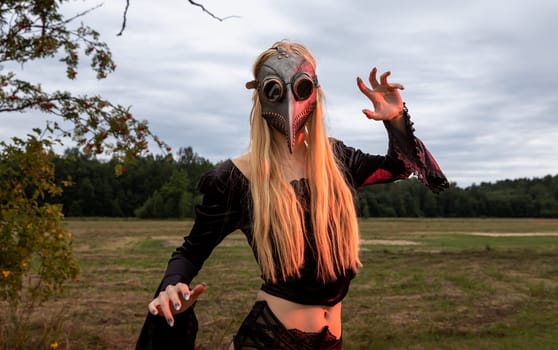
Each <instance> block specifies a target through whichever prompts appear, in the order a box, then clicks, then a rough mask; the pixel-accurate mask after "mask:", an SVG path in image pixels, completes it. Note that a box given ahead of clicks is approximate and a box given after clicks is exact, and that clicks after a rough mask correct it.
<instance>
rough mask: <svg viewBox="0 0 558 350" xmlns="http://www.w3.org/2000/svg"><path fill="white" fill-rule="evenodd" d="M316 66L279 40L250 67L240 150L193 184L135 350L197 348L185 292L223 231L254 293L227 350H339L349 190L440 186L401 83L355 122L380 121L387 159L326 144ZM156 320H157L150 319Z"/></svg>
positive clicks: (351, 253)
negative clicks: (253, 263)
mask: <svg viewBox="0 0 558 350" xmlns="http://www.w3.org/2000/svg"><path fill="white" fill-rule="evenodd" d="M315 68H316V63H315V60H314V58H313V57H312V55H311V53H310V52H309V51H308V49H306V48H305V47H304V46H302V45H300V44H298V43H293V42H288V41H280V42H278V43H275V44H274V45H273V46H272V47H271V48H270V49H268V50H266V51H264V52H263V53H262V54H261V55H260V56H259V57H258V59H257V60H256V63H255V65H254V77H255V80H253V81H251V82H248V83H247V84H246V87H247V88H250V89H255V91H254V95H253V102H254V104H253V108H252V112H251V116H250V122H251V141H250V147H249V152H248V153H247V154H245V155H243V156H240V157H238V158H235V159H232V160H227V161H225V162H224V163H223V164H222V165H220V166H219V167H218V168H216V169H215V170H213V171H211V172H209V173H208V174H206V175H205V176H204V177H203V178H202V180H201V181H200V187H199V188H200V190H201V192H202V193H203V194H204V199H203V203H202V204H201V205H200V206H198V208H197V211H196V214H197V215H196V221H195V223H194V226H193V228H192V231H191V232H190V234H189V236H187V237H185V240H184V243H183V245H182V246H181V247H179V248H177V249H176V251H175V252H174V253H173V255H172V257H171V259H170V261H169V264H168V267H167V271H166V273H165V277H164V279H163V281H162V282H161V285H160V286H159V288H158V292H157V293H156V296H155V298H154V299H153V300H152V301H151V303H149V306H148V308H149V311H150V315H148V317H147V320H146V322H145V324H144V328H143V330H142V333H141V335H140V339H139V340H138V344H137V348H138V349H143V348H161V349H172V348H185V347H189V348H192V349H193V348H194V342H195V335H196V332H197V321H196V318H195V315H194V313H193V307H191V306H192V305H193V303H194V302H195V300H196V299H197V298H198V297H199V295H201V294H202V293H203V292H204V291H205V289H206V286H205V285H203V284H200V285H197V286H196V287H195V288H193V289H191V288H190V283H191V281H192V279H193V278H194V277H195V275H196V274H197V272H198V271H199V269H201V267H202V264H203V262H204V261H205V260H206V259H207V257H208V256H209V255H210V253H211V251H212V250H213V248H214V247H215V246H217V245H218V244H219V243H220V242H221V241H222V240H223V239H224V238H225V237H226V236H227V235H228V234H229V233H231V232H232V231H234V230H236V229H240V230H242V232H244V234H245V235H246V237H247V238H248V241H249V242H250V243H251V246H252V249H253V251H254V256H255V258H256V260H257V262H258V265H259V266H260V269H261V274H262V279H263V284H262V287H261V289H260V290H259V291H258V294H257V300H256V302H255V304H254V307H253V309H252V310H251V311H250V313H249V314H248V316H247V317H246V319H245V320H244V322H243V323H242V325H241V326H240V328H239V330H238V332H237V334H236V335H235V337H234V339H233V342H232V344H231V347H230V348H231V349H341V348H342V325H341V305H342V301H343V299H344V297H345V296H346V294H347V292H348V289H349V284H350V282H351V280H352V278H353V277H354V276H355V274H356V273H357V271H358V268H359V266H360V260H359V255H358V253H359V252H358V250H359V234H358V224H357V215H356V210H355V205H354V204H355V198H354V197H355V194H356V190H357V189H358V188H360V187H362V186H365V185H370V184H374V183H382V182H391V181H395V180H398V179H405V178H407V177H409V175H411V174H412V173H414V174H416V175H417V176H418V178H419V179H420V180H421V181H422V182H423V183H424V184H425V185H426V186H427V187H429V188H430V189H431V190H432V191H434V192H438V191H441V190H443V189H444V188H446V187H447V186H448V183H447V180H446V178H445V176H444V175H443V173H442V171H441V170H440V168H439V167H438V165H437V164H436V161H435V160H434V159H433V158H432V156H431V155H430V153H429V152H428V150H427V149H426V147H425V146H424V145H423V143H422V142H421V141H420V140H419V139H417V138H415V137H414V135H413V128H412V123H411V122H410V120H409V115H408V113H407V109H406V107H405V106H404V104H403V102H402V99H401V96H400V94H399V90H401V89H403V87H402V86H401V85H399V84H394V83H389V82H388V76H389V72H387V73H384V74H382V75H381V77H380V81H379V82H378V80H377V77H376V74H377V70H376V68H374V69H373V70H372V72H371V73H370V77H369V80H370V84H371V87H370V88H369V87H367V86H366V85H365V84H364V82H363V81H362V80H361V79H360V78H357V85H358V87H359V89H360V90H361V91H362V93H363V94H364V95H366V96H367V97H368V98H369V99H370V100H371V101H372V103H373V105H374V111H371V110H368V109H365V110H363V112H364V114H365V115H366V116H367V117H368V118H370V119H373V120H381V121H383V122H384V124H385V126H386V128H387V131H388V135H389V150H388V153H387V155H385V156H375V155H368V154H365V153H363V152H361V151H359V150H356V149H354V148H351V147H348V146H346V145H344V144H343V143H342V142H341V141H338V140H335V139H331V138H328V137H327V136H326V133H325V130H324V125H323V118H322V102H321V100H322V91H321V88H320V86H319V84H318V79H317V76H316V72H315ZM159 316H163V317H159Z"/></svg>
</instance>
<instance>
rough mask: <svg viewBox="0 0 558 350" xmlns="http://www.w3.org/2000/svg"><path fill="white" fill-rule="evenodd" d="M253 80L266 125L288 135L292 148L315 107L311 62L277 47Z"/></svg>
mask: <svg viewBox="0 0 558 350" xmlns="http://www.w3.org/2000/svg"><path fill="white" fill-rule="evenodd" d="M256 79H257V80H256V81H255V82H249V83H247V84H246V86H247V87H248V88H252V87H257V89H258V94H259V99H260V103H261V106H262V116H263V117H264V118H265V119H266V120H267V123H268V125H270V126H271V127H273V128H275V129H276V130H278V131H279V132H281V133H282V134H283V135H285V136H286V137H287V144H288V147H289V152H291V153H292V152H293V149H294V147H295V143H296V135H297V134H298V132H299V131H300V130H301V129H302V128H303V127H304V125H305V124H306V121H307V120H308V117H309V116H310V115H311V114H312V112H314V109H315V108H316V99H317V92H316V89H317V87H318V79H317V77H316V73H315V72H314V68H313V67H312V64H311V63H310V62H308V61H307V60H306V59H305V58H304V57H302V56H299V55H297V54H294V53H291V52H287V51H285V50H283V49H278V50H277V54H276V55H273V56H271V57H270V58H268V59H267V60H266V61H265V62H264V63H263V65H262V67H261V68H260V71H259V72H258V76H257V77H256Z"/></svg>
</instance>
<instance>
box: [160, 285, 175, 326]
mask: <svg viewBox="0 0 558 350" xmlns="http://www.w3.org/2000/svg"><path fill="white" fill-rule="evenodd" d="M158 303H159V307H158V310H159V315H161V316H163V317H164V318H165V320H167V323H168V324H169V326H171V327H172V326H174V317H172V311H171V309H170V305H169V303H170V299H169V297H168V293H167V292H166V291H162V292H161V293H159V297H158Z"/></svg>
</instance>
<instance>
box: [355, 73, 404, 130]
mask: <svg viewBox="0 0 558 350" xmlns="http://www.w3.org/2000/svg"><path fill="white" fill-rule="evenodd" d="M377 72H378V69H377V68H376V67H374V68H373V69H372V71H371V72H370V76H369V78H368V80H369V81H370V85H371V87H372V88H368V87H367V86H366V85H365V84H364V82H363V81H362V79H361V78H360V77H357V85H358V88H359V89H360V91H362V93H363V94H364V95H366V96H367V97H368V98H369V99H370V101H372V104H373V105H374V111H371V110H369V109H363V110H362V112H363V113H364V114H365V115H366V116H367V117H368V118H369V119H374V120H394V119H396V118H397V117H399V116H400V115H401V112H402V111H403V99H402V98H401V95H400V94H399V90H403V89H404V87H403V85H401V84H397V83H389V82H388V80H387V78H388V76H389V75H390V74H391V72H385V73H383V74H382V75H381V76H380V82H378V80H377V79H376V73H377Z"/></svg>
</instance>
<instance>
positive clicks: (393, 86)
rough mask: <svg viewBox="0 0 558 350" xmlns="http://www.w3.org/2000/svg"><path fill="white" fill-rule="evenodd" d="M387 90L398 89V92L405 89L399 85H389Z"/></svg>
mask: <svg viewBox="0 0 558 350" xmlns="http://www.w3.org/2000/svg"><path fill="white" fill-rule="evenodd" d="M389 88H390V89H399V90H405V87H404V86H403V85H401V84H399V83H389Z"/></svg>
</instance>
